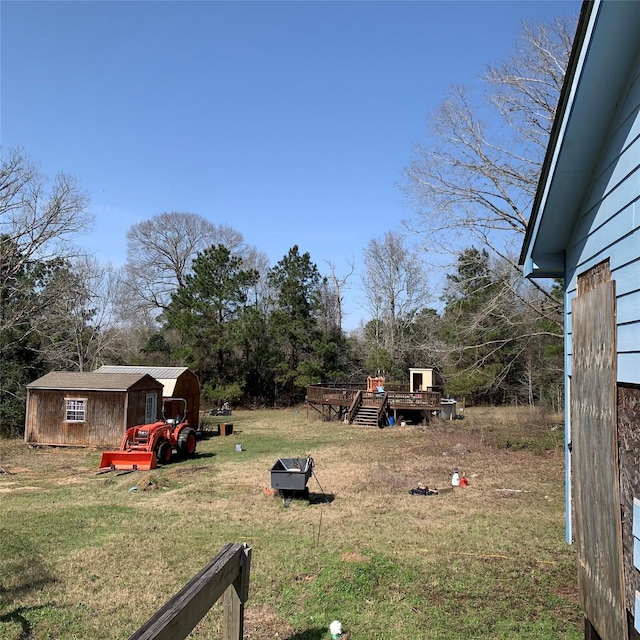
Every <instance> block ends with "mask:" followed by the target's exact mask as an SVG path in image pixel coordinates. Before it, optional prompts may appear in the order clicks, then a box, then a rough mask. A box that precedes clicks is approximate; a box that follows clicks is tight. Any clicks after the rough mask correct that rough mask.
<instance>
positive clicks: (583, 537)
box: [571, 282, 627, 640]
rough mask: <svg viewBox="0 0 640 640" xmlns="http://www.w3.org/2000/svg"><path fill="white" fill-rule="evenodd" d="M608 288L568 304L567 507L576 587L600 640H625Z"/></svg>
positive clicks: (611, 292)
mask: <svg viewBox="0 0 640 640" xmlns="http://www.w3.org/2000/svg"><path fill="white" fill-rule="evenodd" d="M615 331H616V330H615V283H614V282H605V283H598V284H597V285H596V286H595V288H593V289H592V290H590V291H587V292H585V293H584V294H582V295H579V296H578V297H577V298H575V299H574V300H573V377H572V383H571V417H572V427H571V433H572V454H573V455H572V462H573V483H572V486H573V499H574V507H575V524H576V526H575V534H576V535H575V537H576V547H577V552H578V563H579V565H578V584H579V588H580V598H581V601H582V606H583V609H584V612H585V615H586V616H587V617H588V618H589V620H590V621H591V623H592V624H593V626H594V627H595V629H596V630H597V632H598V633H599V635H600V636H601V638H602V640H620V638H626V637H627V632H626V626H627V623H626V614H625V607H624V590H623V572H622V533H621V521H620V497H619V496H620V492H619V485H618V447H617V424H616V413H617V412H616V404H617V403H616V332H615Z"/></svg>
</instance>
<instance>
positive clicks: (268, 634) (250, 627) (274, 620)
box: [244, 604, 294, 640]
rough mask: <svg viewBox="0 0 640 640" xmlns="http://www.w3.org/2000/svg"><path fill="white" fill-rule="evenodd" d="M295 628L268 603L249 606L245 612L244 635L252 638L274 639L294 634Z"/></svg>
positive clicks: (259, 639) (257, 639)
mask: <svg viewBox="0 0 640 640" xmlns="http://www.w3.org/2000/svg"><path fill="white" fill-rule="evenodd" d="M293 632H294V628H293V627H292V626H291V625H290V624H288V623H287V622H286V621H285V620H284V619H283V618H282V617H280V616H279V615H278V614H277V612H276V611H275V609H274V608H273V607H272V606H270V605H268V604H260V605H256V606H249V607H247V608H246V609H245V612H244V637H245V638H250V639H251V640H273V638H281V639H282V640H285V638H287V637H289V636H290V635H292V634H293Z"/></svg>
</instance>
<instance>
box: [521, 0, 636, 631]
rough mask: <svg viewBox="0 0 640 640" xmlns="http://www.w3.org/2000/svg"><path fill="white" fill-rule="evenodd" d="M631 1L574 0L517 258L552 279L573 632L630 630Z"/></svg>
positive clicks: (528, 271)
mask: <svg viewBox="0 0 640 640" xmlns="http://www.w3.org/2000/svg"><path fill="white" fill-rule="evenodd" d="M639 36H640V3H638V2H614V1H611V0H598V1H595V2H585V3H584V4H583V6H582V11H581V15H580V20H579V23H578V29H577V33H576V39H575V42H574V47H573V52H572V55H571V59H570V63H569V68H568V70H567V74H566V77H565V85H564V87H563V89H562V92H561V96H560V102H559V105H558V110H557V113H556V118H555V122H554V125H553V129H552V132H551V138H550V142H549V146H548V149H547V153H546V157H545V161H544V164H543V168H542V174H541V177H540V181H539V185H538V190H537V194H536V197H535V200H534V205H533V211H532V214H531V219H530V222H529V228H528V231H527V235H526V237H525V241H524V245H523V248H522V253H521V255H520V263H521V264H522V265H523V269H524V273H525V275H527V276H528V277H530V278H539V277H544V278H563V279H564V299H565V373H566V378H565V384H566V394H565V395H566V400H565V424H566V461H567V465H566V468H567V476H566V484H567V537H568V540H569V541H570V542H575V545H576V551H577V556H578V558H577V560H578V563H577V568H578V585H579V591H580V599H581V603H582V607H583V609H584V613H585V617H586V621H585V638H589V639H592V640H597V639H601V640H627V639H629V638H631V639H637V638H640V633H639V631H640V37H639Z"/></svg>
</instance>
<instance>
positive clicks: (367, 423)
mask: <svg viewBox="0 0 640 640" xmlns="http://www.w3.org/2000/svg"><path fill="white" fill-rule="evenodd" d="M353 424H357V425H361V426H363V427H377V426H379V425H378V407H377V406H375V405H366V404H361V405H360V406H359V407H358V411H357V413H356V414H355V415H354V417H353Z"/></svg>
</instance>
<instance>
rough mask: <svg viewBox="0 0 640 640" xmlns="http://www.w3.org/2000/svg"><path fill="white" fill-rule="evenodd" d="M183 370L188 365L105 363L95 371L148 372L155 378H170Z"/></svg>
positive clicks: (177, 375)
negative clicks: (152, 365)
mask: <svg viewBox="0 0 640 640" xmlns="http://www.w3.org/2000/svg"><path fill="white" fill-rule="evenodd" d="M185 371H189V368H188V367H129V366H120V365H111V364H105V365H103V366H101V367H100V368H99V369H96V370H95V373H148V374H149V375H150V376H151V377H152V378H155V379H156V380H160V379H161V378H162V379H163V380H170V379H172V378H173V379H175V378H179V377H180V376H181V375H182V374H183V373H184V372H185Z"/></svg>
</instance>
